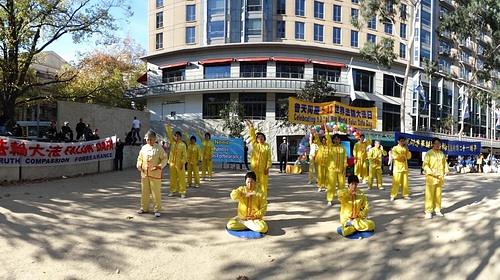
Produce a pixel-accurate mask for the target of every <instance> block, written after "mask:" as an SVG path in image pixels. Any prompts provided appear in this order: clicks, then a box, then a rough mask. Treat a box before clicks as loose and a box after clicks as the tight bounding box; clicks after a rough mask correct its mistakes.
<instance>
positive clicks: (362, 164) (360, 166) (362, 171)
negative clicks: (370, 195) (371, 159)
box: [354, 159, 368, 182]
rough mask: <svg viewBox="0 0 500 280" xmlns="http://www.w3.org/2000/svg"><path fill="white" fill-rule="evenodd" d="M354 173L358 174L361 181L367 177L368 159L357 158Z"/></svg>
mask: <svg viewBox="0 0 500 280" xmlns="http://www.w3.org/2000/svg"><path fill="white" fill-rule="evenodd" d="M354 175H356V176H358V179H359V181H360V182H361V181H363V180H366V179H367V177H368V165H367V163H366V160H360V159H357V160H356V164H355V165H354Z"/></svg>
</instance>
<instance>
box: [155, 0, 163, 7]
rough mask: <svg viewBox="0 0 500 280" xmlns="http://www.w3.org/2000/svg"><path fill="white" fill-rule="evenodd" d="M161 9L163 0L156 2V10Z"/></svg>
mask: <svg viewBox="0 0 500 280" xmlns="http://www.w3.org/2000/svg"><path fill="white" fill-rule="evenodd" d="M161 7H163V0H156V8H157V9H158V8H161Z"/></svg>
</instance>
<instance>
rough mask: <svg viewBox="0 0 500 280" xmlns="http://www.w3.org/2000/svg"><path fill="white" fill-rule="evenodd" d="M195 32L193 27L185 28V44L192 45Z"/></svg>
mask: <svg viewBox="0 0 500 280" xmlns="http://www.w3.org/2000/svg"><path fill="white" fill-rule="evenodd" d="M195 39H196V32H195V27H194V26H191V27H186V44H192V43H194V42H195Z"/></svg>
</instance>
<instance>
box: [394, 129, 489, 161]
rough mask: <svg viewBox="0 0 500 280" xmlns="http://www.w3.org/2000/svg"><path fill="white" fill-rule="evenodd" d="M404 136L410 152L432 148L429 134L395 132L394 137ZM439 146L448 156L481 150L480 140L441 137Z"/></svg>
mask: <svg viewBox="0 0 500 280" xmlns="http://www.w3.org/2000/svg"><path fill="white" fill-rule="evenodd" d="M401 136H403V137H405V138H406V139H407V143H408V149H409V150H410V152H427V151H428V150H429V149H432V138H433V137H429V136H421V135H414V134H406V133H400V132H395V133H394V139H396V141H397V139H399V137H401ZM441 141H442V145H441V148H442V149H443V152H444V153H445V154H447V155H449V156H472V155H479V153H480V152H481V142H468V141H454V140H446V139H441Z"/></svg>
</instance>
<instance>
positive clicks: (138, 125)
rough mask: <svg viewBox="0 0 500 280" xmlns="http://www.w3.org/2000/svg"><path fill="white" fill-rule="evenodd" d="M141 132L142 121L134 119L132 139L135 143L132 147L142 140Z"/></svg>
mask: <svg viewBox="0 0 500 280" xmlns="http://www.w3.org/2000/svg"><path fill="white" fill-rule="evenodd" d="M140 130H141V121H140V120H138V119H137V117H134V120H133V121H132V138H133V139H134V143H132V145H135V142H137V140H140V139H141V136H140V135H139V131H140ZM136 136H137V137H136Z"/></svg>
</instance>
